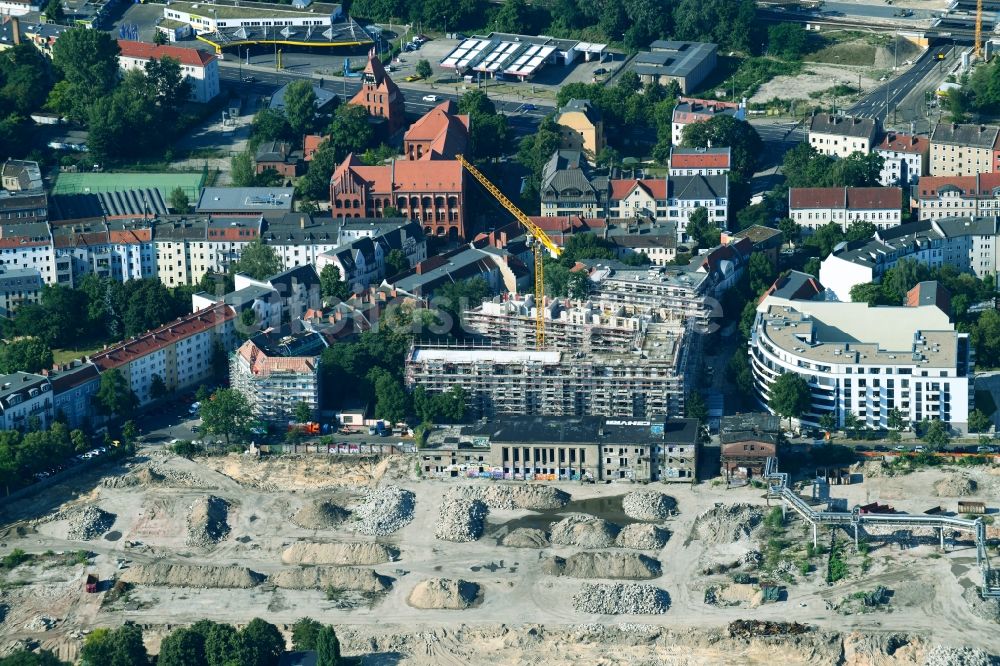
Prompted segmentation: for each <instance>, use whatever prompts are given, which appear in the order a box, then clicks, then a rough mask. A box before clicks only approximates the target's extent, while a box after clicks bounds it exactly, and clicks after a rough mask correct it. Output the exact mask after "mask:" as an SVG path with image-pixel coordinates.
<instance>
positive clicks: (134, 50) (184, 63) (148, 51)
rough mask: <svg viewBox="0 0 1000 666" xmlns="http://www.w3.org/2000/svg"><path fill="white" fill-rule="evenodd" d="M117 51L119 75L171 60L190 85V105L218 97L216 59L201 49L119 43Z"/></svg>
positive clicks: (127, 42) (140, 43)
mask: <svg viewBox="0 0 1000 666" xmlns="http://www.w3.org/2000/svg"><path fill="white" fill-rule="evenodd" d="M164 11H165V12H166V11H168V10H164ZM118 47H119V48H120V49H121V54H120V55H119V56H118V64H119V66H120V67H121V69H122V71H125V72H127V71H129V70H131V69H141V70H145V69H146V63H148V62H149V61H150V60H162V59H163V58H172V59H173V60H176V61H177V62H178V63H180V67H181V73H182V74H183V75H184V78H185V79H187V81H188V83H190V84H191V97H190V99H191V101H193V102H201V103H203V104H204V103H205V102H208V101H209V100H212V99H214V98H215V97H216V95H218V94H219V91H220V88H219V58H218V56H216V55H215V54H214V53H209V52H208V51H202V50H201V49H187V48H183V47H180V46H159V45H157V44H147V43H145V42H133V41H129V40H125V39H119V40H118Z"/></svg>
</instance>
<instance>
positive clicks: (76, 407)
mask: <svg viewBox="0 0 1000 666" xmlns="http://www.w3.org/2000/svg"><path fill="white" fill-rule="evenodd" d="M41 374H43V375H47V376H48V378H49V383H50V384H51V385H52V400H53V411H54V414H55V417H56V418H57V419H60V420H63V421H65V422H66V425H68V426H69V427H70V428H86V427H87V426H88V425H90V424H91V419H92V418H93V416H94V394H96V393H97V389H98V388H99V387H100V384H101V373H100V372H99V371H98V369H97V366H96V365H94V364H93V363H91V362H89V361H83V360H80V359H77V360H74V361H72V362H70V363H63V364H61V365H54V366H53V367H52V369H51V370H42V372H41Z"/></svg>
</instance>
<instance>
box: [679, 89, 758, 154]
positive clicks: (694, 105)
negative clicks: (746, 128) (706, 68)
mask: <svg viewBox="0 0 1000 666" xmlns="http://www.w3.org/2000/svg"><path fill="white" fill-rule="evenodd" d="M746 113H747V105H746V100H744V101H741V102H718V101H716V100H708V99H694V98H691V97H679V98H678V99H677V106H675V107H674V114H673V118H672V120H671V125H672V127H671V141H672V142H673V145H675V146H679V145H681V143H682V142H683V141H684V128H685V127H687V126H688V125H690V124H692V123H703V122H705V121H706V120H711V119H712V118H714V117H716V116H720V115H723V116H732V117H733V118H736V119H737V120H746Z"/></svg>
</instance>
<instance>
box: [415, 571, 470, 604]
mask: <svg viewBox="0 0 1000 666" xmlns="http://www.w3.org/2000/svg"><path fill="white" fill-rule="evenodd" d="M480 601H481V597H480V587H479V585H477V584H476V583H470V582H469V581H466V580H460V579H459V580H452V579H450V578H431V579H429V580H424V581H421V582H419V583H417V584H416V586H414V588H413V590H412V591H411V592H410V596H409V597H408V598H407V599H406V603H408V604H410V605H411V606H413V607H414V608H423V609H445V610H464V609H466V608H471V607H472V606H475V605H477V604H478V603H479V602H480Z"/></svg>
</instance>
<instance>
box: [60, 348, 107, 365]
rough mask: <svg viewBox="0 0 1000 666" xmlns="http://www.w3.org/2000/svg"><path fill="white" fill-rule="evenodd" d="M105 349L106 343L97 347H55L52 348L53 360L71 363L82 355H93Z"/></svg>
mask: <svg viewBox="0 0 1000 666" xmlns="http://www.w3.org/2000/svg"><path fill="white" fill-rule="evenodd" d="M102 349H104V345H99V346H97V347H88V346H83V347H81V348H80V349H53V350H52V362H53V363H56V364H60V363H69V362H71V361H75V360H76V359H78V358H80V357H81V356H91V355H93V354H96V353H97V352H99V351H101V350H102Z"/></svg>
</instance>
